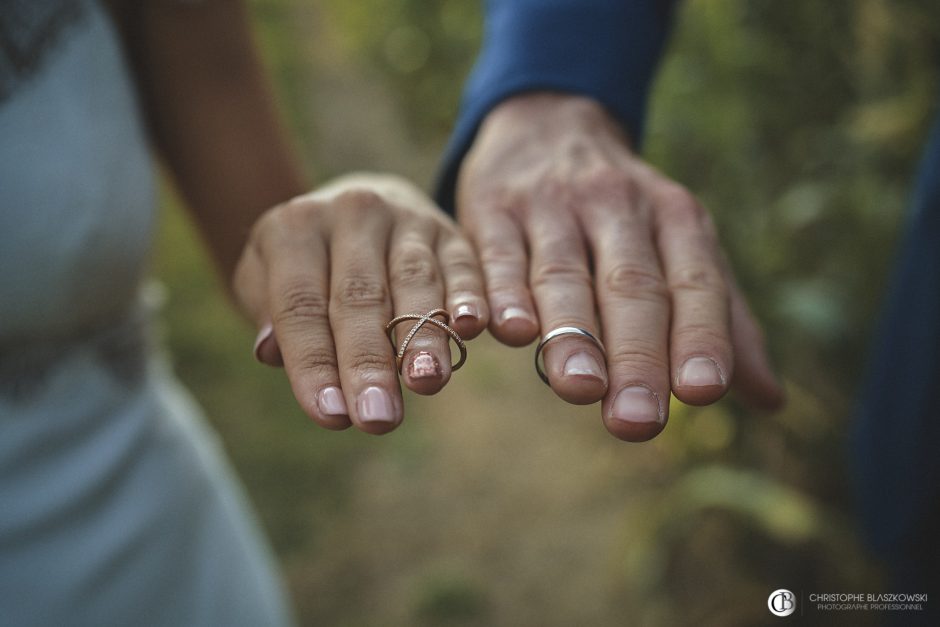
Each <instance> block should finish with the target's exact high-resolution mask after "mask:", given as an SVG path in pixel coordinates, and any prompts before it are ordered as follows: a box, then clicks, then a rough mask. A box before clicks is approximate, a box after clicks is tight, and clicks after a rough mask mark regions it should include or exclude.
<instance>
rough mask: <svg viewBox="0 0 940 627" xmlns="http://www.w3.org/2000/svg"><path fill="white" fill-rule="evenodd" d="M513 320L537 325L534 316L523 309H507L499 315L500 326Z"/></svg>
mask: <svg viewBox="0 0 940 627" xmlns="http://www.w3.org/2000/svg"><path fill="white" fill-rule="evenodd" d="M511 320H527V321H529V322H531V323H532V324H535V318H533V317H532V314H530V313H529V312H528V311H526V310H525V309H523V308H522V307H506V308H505V309H503V311H502V313H500V314H499V322H500V324H502V323H504V322H509V321H511Z"/></svg>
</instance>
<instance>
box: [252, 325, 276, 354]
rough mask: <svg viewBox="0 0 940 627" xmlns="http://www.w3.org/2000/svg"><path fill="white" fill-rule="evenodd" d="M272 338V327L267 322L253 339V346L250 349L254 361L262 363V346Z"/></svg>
mask: <svg viewBox="0 0 940 627" xmlns="http://www.w3.org/2000/svg"><path fill="white" fill-rule="evenodd" d="M273 336H274V326H273V325H272V324H271V323H270V322H268V323H267V324H265V325H264V326H262V327H261V330H260V331H258V337H256V338H255V346H254V348H253V349H252V352H253V353H254V355H255V359H257V360H258V361H261V362H262V363H264V362H263V361H262V359H261V350H262V348H263V345H264V344H266V343H267V342H268V340H270V339H271V338H272V337H273Z"/></svg>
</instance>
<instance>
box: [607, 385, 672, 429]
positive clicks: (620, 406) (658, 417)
mask: <svg viewBox="0 0 940 627" xmlns="http://www.w3.org/2000/svg"><path fill="white" fill-rule="evenodd" d="M610 417H611V418H613V419H615V420H623V421H626V422H663V413H662V407H661V406H660V404H659V398H658V397H657V396H656V395H655V394H654V393H653V391H652V390H650V389H649V388H646V387H643V386H642V385H633V386H630V387H627V388H624V389H622V390H620V392H619V393H618V394H617V397H616V398H615V399H614V403H613V405H612V406H611V408H610Z"/></svg>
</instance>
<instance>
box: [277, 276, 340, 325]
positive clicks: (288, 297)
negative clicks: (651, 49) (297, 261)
mask: <svg viewBox="0 0 940 627" xmlns="http://www.w3.org/2000/svg"><path fill="white" fill-rule="evenodd" d="M280 302H281V306H280V309H279V311H278V312H277V314H275V316H274V318H275V322H279V323H288V324H289V323H292V322H296V321H303V322H304V323H309V322H310V321H325V320H327V319H328V317H329V314H328V312H329V301H328V299H327V298H326V297H324V296H323V295H322V294H319V293H317V292H316V291H315V290H313V289H311V286H310V285H309V284H304V283H299V284H296V285H290V286H288V287H287V288H286V289H285V290H284V292H283V293H282V294H281V299H280Z"/></svg>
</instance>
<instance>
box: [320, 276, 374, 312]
mask: <svg viewBox="0 0 940 627" xmlns="http://www.w3.org/2000/svg"><path fill="white" fill-rule="evenodd" d="M333 298H334V299H335V301H336V304H337V305H339V306H340V307H375V306H381V305H385V304H386V303H387V302H388V288H387V287H386V285H385V282H384V281H382V280H380V279H379V278H378V277H372V276H365V275H361V274H351V275H347V276H344V277H342V278H340V279H339V280H338V281H337V282H336V286H335V288H334V292H333Z"/></svg>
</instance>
